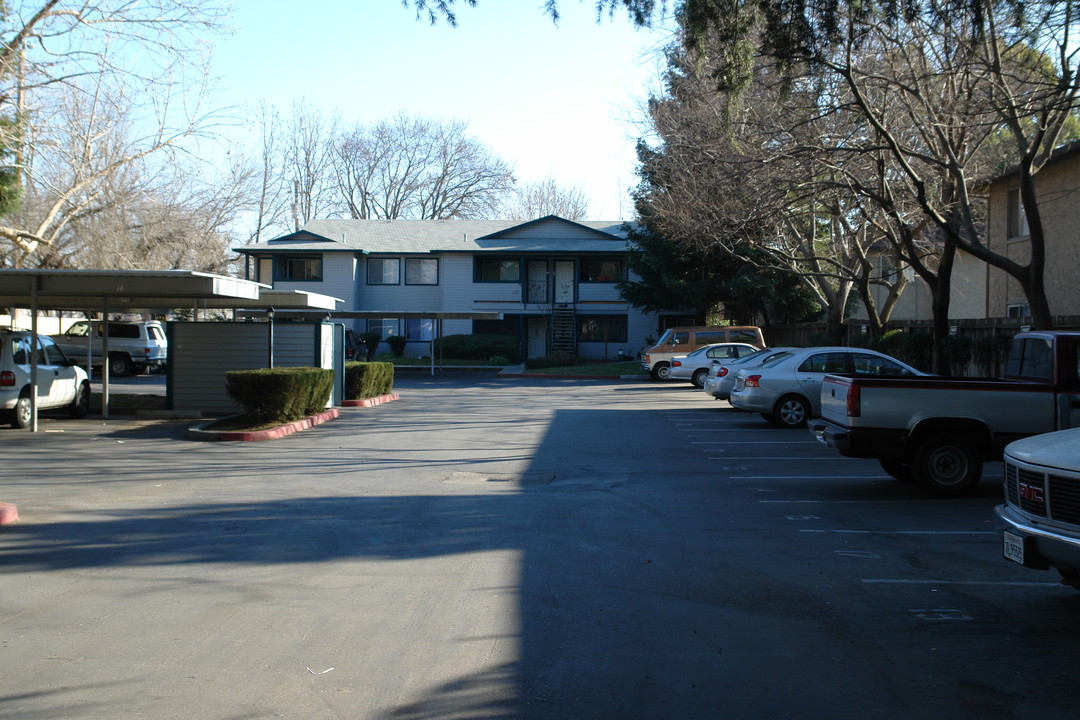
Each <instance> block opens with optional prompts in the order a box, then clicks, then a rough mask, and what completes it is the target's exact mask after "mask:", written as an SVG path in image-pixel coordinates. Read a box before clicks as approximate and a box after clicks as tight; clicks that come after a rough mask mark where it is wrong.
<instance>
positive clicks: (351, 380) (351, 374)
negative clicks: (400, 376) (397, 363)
mask: <svg viewBox="0 0 1080 720" xmlns="http://www.w3.org/2000/svg"><path fill="white" fill-rule="evenodd" d="M393 391H394V364H393V363H388V362H347V363H345V399H346V400H367V399H368V398H373V397H379V396H380V395H389V394H390V393H392V392H393Z"/></svg>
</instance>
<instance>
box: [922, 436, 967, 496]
mask: <svg viewBox="0 0 1080 720" xmlns="http://www.w3.org/2000/svg"><path fill="white" fill-rule="evenodd" d="M911 476H912V478H913V479H914V480H915V482H916V483H917V484H919V485H920V486H921V487H924V488H926V489H927V490H929V491H930V492H932V493H933V494H935V495H937V496H939V497H958V496H960V495H963V494H964V493H966V492H967V491H968V490H970V489H971V488H972V487H973V486H974V485H975V484H976V483H978V482H979V478H980V477H982V460H981V459H980V455H979V448H978V445H977V444H976V443H975V441H974V440H973V439H972V438H970V437H969V436H966V435H956V434H945V435H934V436H931V437H928V438H926V439H925V440H923V442H922V443H921V444H920V445H919V447H918V449H917V450H916V451H915V457H914V459H913V461H912V463H911Z"/></svg>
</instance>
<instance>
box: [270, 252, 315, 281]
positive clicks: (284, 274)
mask: <svg viewBox="0 0 1080 720" xmlns="http://www.w3.org/2000/svg"><path fill="white" fill-rule="evenodd" d="M280 262H281V265H280V268H281V279H282V280H322V258H321V257H287V258H281V260H280Z"/></svg>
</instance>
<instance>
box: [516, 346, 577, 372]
mask: <svg viewBox="0 0 1080 720" xmlns="http://www.w3.org/2000/svg"><path fill="white" fill-rule="evenodd" d="M582 362H586V360H585V359H584V358H582V357H580V356H578V355H575V354H574V353H568V352H564V351H562V350H556V351H555V352H553V353H551V354H550V355H543V356H541V357H534V358H529V359H528V360H526V361H525V368H526V369H527V370H542V369H544V368H553V367H566V366H568V365H579V364H581V363H582Z"/></svg>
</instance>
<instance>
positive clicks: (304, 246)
mask: <svg viewBox="0 0 1080 720" xmlns="http://www.w3.org/2000/svg"><path fill="white" fill-rule="evenodd" d="M623 226H624V223H623V222H622V221H583V222H574V221H571V220H566V219H565V218H561V217H557V216H554V215H549V216H547V217H544V218H540V219H538V220H531V221H529V222H525V223H518V222H514V221H507V220H312V221H311V222H309V223H308V224H307V225H305V226H304V227H303V229H301V230H300V231H299V232H295V233H291V234H289V235H285V236H283V237H280V238H275V239H274V240H270V241H268V242H264V243H253V244H250V245H246V246H244V247H242V248H237V251H238V252H242V253H265V252H280V251H289V252H295V251H303V252H352V253H363V254H397V255H401V254H430V253H441V252H455V253H461V252H465V253H476V252H494V253H505V252H523V253H613V252H615V253H617V252H622V251H624V250H626V233H625V231H624V229H623Z"/></svg>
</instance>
